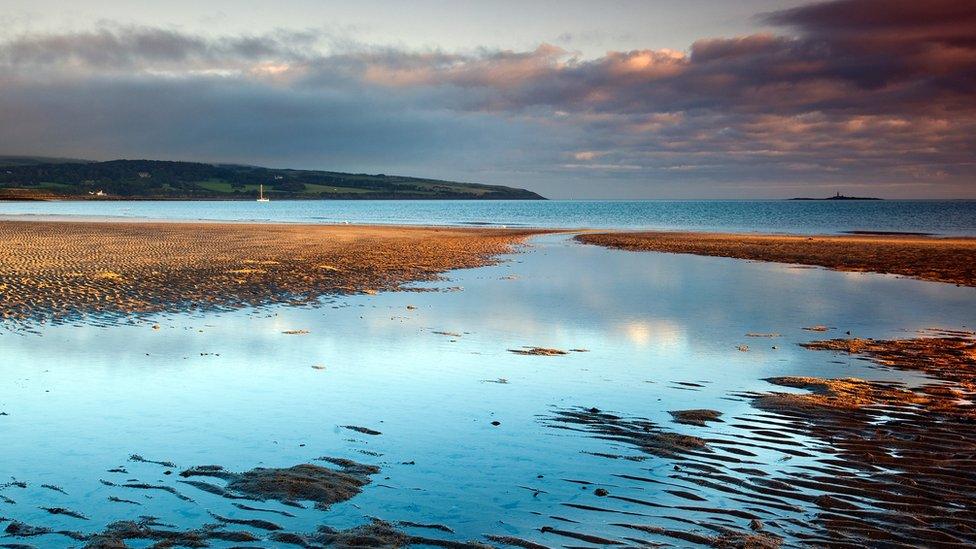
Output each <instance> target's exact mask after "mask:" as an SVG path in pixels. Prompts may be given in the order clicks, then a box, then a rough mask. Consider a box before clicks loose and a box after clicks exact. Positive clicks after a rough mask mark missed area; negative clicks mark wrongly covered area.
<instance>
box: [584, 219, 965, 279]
mask: <svg viewBox="0 0 976 549" xmlns="http://www.w3.org/2000/svg"><path fill="white" fill-rule="evenodd" d="M576 239H577V240H578V241H580V242H584V243H586V244H597V245H601V246H607V247H612V248H620V249H625V250H633V251H656V252H671V253H683V254H696V255H711V256H721V257H734V258H738V259H752V260H759V261H773V262H777V263H793V264H802V265H818V266H821V267H827V268H829V269H836V270H840V271H869V272H876V273H892V274H899V275H904V276H909V277H912V278H919V279H922V280H932V281H938V282H949V283H953V284H959V285H964V286H976V238H935V237H928V236H912V235H888V234H885V235H862V234H858V235H844V236H801V235H759V234H731V233H695V232H662V231H656V232H631V233H624V232H619V233H618V232H614V233H587V234H582V235H579V236H577V237H576Z"/></svg>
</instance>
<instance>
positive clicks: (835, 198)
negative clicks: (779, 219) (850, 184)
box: [790, 192, 883, 200]
mask: <svg viewBox="0 0 976 549" xmlns="http://www.w3.org/2000/svg"><path fill="white" fill-rule="evenodd" d="M790 200H883V199H882V198H873V197H869V196H844V195H842V194H840V193H839V192H838V193H837V194H835V195H834V196H828V197H827V198H791V199H790Z"/></svg>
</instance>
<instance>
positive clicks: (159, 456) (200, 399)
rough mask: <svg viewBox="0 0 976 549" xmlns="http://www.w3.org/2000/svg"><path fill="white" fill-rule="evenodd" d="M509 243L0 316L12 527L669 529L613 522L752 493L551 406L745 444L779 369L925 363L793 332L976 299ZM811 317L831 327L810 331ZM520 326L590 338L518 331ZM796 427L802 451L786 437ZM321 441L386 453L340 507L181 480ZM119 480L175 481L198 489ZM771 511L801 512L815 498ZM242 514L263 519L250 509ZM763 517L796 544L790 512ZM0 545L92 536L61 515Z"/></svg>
mask: <svg viewBox="0 0 976 549" xmlns="http://www.w3.org/2000/svg"><path fill="white" fill-rule="evenodd" d="M504 259H505V261H503V262H502V263H500V264H498V265H494V266H490V267H485V268H479V269H472V270H464V271H456V272H451V273H448V275H447V277H448V280H444V281H442V282H438V283H436V284H423V285H418V286H417V288H424V289H437V290H439V291H423V292H400V293H390V294H380V295H374V296H349V297H341V298H335V299H332V300H329V301H324V302H322V303H321V305H320V306H318V307H290V306H273V307H265V308H261V309H257V310H255V309H249V310H239V311H232V312H219V313H193V314H169V315H163V316H154V317H148V318H140V319H135V320H134V321H133V322H132V323H131V324H124V323H118V324H113V325H109V326H102V325H98V324H97V323H95V322H90V321H80V322H77V323H74V324H61V325H45V326H39V327H37V330H36V332H26V331H0V412H2V413H3V414H6V415H0V445H2V450H0V487H2V489H0V496H3V498H0V520H5V522H0V529H2V528H4V527H6V526H7V525H9V524H11V522H12V521H19V522H22V523H25V524H28V525H32V526H43V527H47V528H51V529H53V530H66V531H73V532H80V533H83V534H87V533H94V532H100V531H102V530H104V529H105V527H106V525H108V524H109V523H111V522H113V521H118V520H138V518H139V517H141V516H153V517H157V518H158V520H159V522H160V523H164V524H168V525H173V526H174V527H176V528H178V529H190V528H198V527H201V526H203V525H205V524H212V523H214V522H215V519H214V517H213V516H212V515H211V514H210V513H214V514H217V515H219V516H221V517H227V518H231V519H256V518H257V519H265V520H269V521H272V522H274V523H276V524H278V525H280V526H281V527H282V528H283V529H284V530H285V531H288V532H311V531H313V530H314V529H315V528H316V527H317V526H319V525H323V524H324V525H328V526H331V527H333V528H337V529H345V528H350V527H353V526H357V525H361V524H364V523H365V522H367V521H368V520H370V518H371V517H378V518H381V519H384V520H387V521H390V522H392V523H394V524H395V523H396V522H397V521H408V522H410V523H418V524H438V525H443V526H446V527H448V528H450V530H451V532H447V531H443V530H432V529H430V528H421V527H417V526H410V525H402V526H400V528H401V529H403V530H405V531H408V532H415V533H418V534H422V535H428V536H430V537H434V538H438V539H445V540H456V541H465V540H472V541H480V542H486V541H488V540H486V538H485V537H484V536H485V535H496V536H513V537H518V538H521V539H522V540H529V541H532V542H535V543H539V544H542V545H547V546H558V545H593V544H604V543H606V542H609V541H615V542H619V543H633V540H634V539H641V540H647V541H655V542H672V543H673V542H674V539H671V538H667V537H664V536H662V535H660V533H655V532H652V531H635V530H633V529H632V528H627V527H624V526H621V524H630V523H641V524H645V525H658V526H663V527H667V528H674V527H676V524H678V523H680V521H681V520H685V521H689V520H693V521H711V523H712V524H714V523H716V521H718V523H721V524H723V525H727V526H728V527H734V528H738V529H745V528H747V525H748V524H749V522H750V520H748V519H747V518H745V517H744V516H736V515H734V514H723V513H721V512H720V511H721V510H733V511H735V510H743V509H745V508H748V507H750V505H749V504H746V503H743V500H742V497H741V494H738V495H737V494H735V493H731V492H728V491H723V490H721V489H719V488H716V487H715V486H709V485H705V484H693V483H683V482H682V481H681V479H675V478H673V476H674V473H675V471H676V470H679V469H680V468H676V462H675V461H674V459H672V457H669V456H659V455H653V454H648V453H646V452H641V451H639V449H637V448H635V447H634V445H633V444H630V443H628V441H627V437H626V436H594V435H599V434H600V433H599V429H593V428H592V427H593V425H582V426H581V425H579V424H572V423H565V422H561V421H559V418H561V417H563V418H564V417H565V416H564V415H561V414H565V413H566V412H567V411H572V410H578V409H580V408H579V407H582V409H586V410H588V409H590V408H596V409H598V410H599V411H600V413H610V414H614V415H615V416H619V417H622V418H640V420H641V421H646V422H649V423H641V424H640V425H642V426H643V427H641V428H647V427H648V426H650V425H652V424H653V426H652V427H649V428H650V429H651V431H650V432H654V429H660V430H661V431H662V432H668V433H671V432H673V433H678V434H688V435H694V436H696V437H702V438H709V439H733V440H734V439H737V438H738V437H740V436H741V435H742V434H743V431H742V428H741V426H739V427H736V421H734V420H732V419H731V418H741V417H753V418H757V421H762V422H768V423H770V424H776V422H777V421H778V420H777V419H776V418H775V417H772V416H769V415H768V414H762V413H760V412H759V411H757V410H756V409H754V408H753V407H752V406H751V404H750V402H749V401H748V399H745V398H742V397H741V394H742V393H743V392H747V391H769V390H774V387H773V386H771V385H770V384H768V383H767V382H765V381H763V378H767V377H771V376H788V375H804V376H818V377H861V378H869V379H886V380H892V381H899V382H904V383H908V384H914V383H918V382H920V381H922V379H923V378H922V377H921V375H916V374H910V373H906V372H904V371H897V370H889V369H884V368H879V367H877V366H874V365H872V364H871V363H868V362H865V361H862V360H854V359H850V358H847V357H838V356H836V355H832V354H829V353H823V352H813V351H808V350H805V349H803V348H801V347H799V346H798V345H797V343H801V342H806V341H810V340H814V339H823V338H828V337H846V333H847V332H850V333H851V334H853V335H855V336H860V337H875V338H899V337H911V336H913V335H914V334H915V333H916V331H917V330H921V329H926V328H932V327H945V328H954V329H964V328H967V327H971V326H972V325H973V323H974V321H976V318H974V315H973V311H976V291H974V289H973V288H959V287H955V286H952V285H948V284H938V283H929V282H921V281H915V280H907V279H900V278H896V277H893V276H883V275H875V274H861V273H839V272H832V271H827V270H822V269H810V268H798V267H796V266H787V265H775V264H765V263H750V262H746V261H739V260H732V259H724V258H711V257H696V256H686V255H670V254H659V253H630V252H624V251H617V250H607V249H602V248H598V247H595V246H585V245H581V244H577V243H575V242H573V241H571V240H570V239H569V237H567V236H565V235H555V236H545V237H540V238H536V239H534V240H532V241H531V243H530V245H529V246H527V247H526V248H524V250H523V251H522V253H518V254H513V255H510V256H506V257H505V258H504ZM814 325H824V326H828V327H830V328H831V329H830V331H828V332H811V331H807V330H804V328H805V327H810V326H814ZM154 326H158V327H154ZM290 331H307V333H291V334H289V333H285V332H290ZM747 333H766V334H779V335H778V336H777V337H748V336H747V335H746V334H747ZM742 345H745V346H748V350H740V349H739V347H740V346H742ZM526 346H528V347H547V348H555V349H561V350H567V351H568V350H570V349H577V350H578V351H575V352H569V353H568V354H566V355H560V356H523V355H519V354H516V353H513V352H511V351H510V350H512V349H516V350H517V349H521V348H523V347H526ZM774 347H775V348H774ZM582 350H585V352H580V351H582ZM775 390H784V389H782V388H775ZM694 408H708V409H714V410H717V411H720V412H722V414H723V418H725V419H726V420H727V421H725V422H723V423H708V424H707V425H706V426H705V427H699V426H691V425H684V424H677V423H674V422H673V421H672V417H671V415H670V414H669V413H668V412H669V411H674V410H685V409H694ZM493 422H497V424H493ZM343 426H356V427H363V428H367V429H368V430H372V431H377V432H379V433H381V434H376V435H374V434H367V433H363V432H360V431H358V430H353V429H348V428H346V427H343ZM567 426H569V427H572V428H571V429H566V428H561V427H567ZM645 430H646V429H645ZM620 433H621V432H620V431H617V434H618V435H620ZM605 434H606V433H604V435H605ZM725 448H729V449H730V450H729V451H728V452H726V450H725ZM789 448H794V449H796V448H802V449H803V452H801V453H802V454H804V455H796V454H795V453H793V454H791V453H788V452H784V451H782V450H783V449H786V450H789ZM817 449H818V445H817V443H816V441H811V440H806V439H804V437H803V436H802V435H795V436H794V437H792V438H790V439H789V440H788V441H784V442H783V444H782V445H777V444H776V443H774V442H769V443H764V444H756V445H755V446H750V447H748V455H745V454H742V453H741V452H737V451H736V449H735V448H732V447H731V446H728V445H727V446H722V444H721V443H720V444H719V445H718V449H717V450H716V452H717V453H716V455H717V456H719V457H721V456H727V457H729V458H733V459H743V460H745V461H748V464H747V465H742V466H741V467H740V468H748V469H750V470H755V471H761V472H765V473H767V474H773V473H778V472H784V471H786V472H788V470H790V469H791V468H796V467H802V466H804V465H807V466H809V465H811V464H815V463H817V462H818V459H820V458H822V457H823V455H822V454H819V453H818V451H817ZM131 455H138V456H142V457H143V458H145V459H146V460H152V461H160V462H171V463H172V465H173V466H165V465H159V464H156V463H149V462H143V461H132V460H130V459H129V458H130V456H131ZM324 456H328V457H334V458H347V459H351V460H354V461H356V462H359V463H364V464H371V465H376V466H378V467H380V473H379V474H377V475H374V476H373V477H372V482H371V483H370V484H368V485H366V486H365V487H364V489H363V491H362V493H360V494H359V495H357V496H355V497H353V498H352V499H350V500H348V501H345V502H342V503H338V504H335V505H333V506H332V507H331V508H330V509H328V510H326V511H323V510H317V509H315V508H313V507H312V506H311V505H306V506H305V508H304V509H301V508H295V507H292V506H288V505H283V504H281V503H280V502H276V501H265V502H253V501H244V502H243V503H246V504H247V505H249V506H253V507H259V508H262V509H266V510H272V511H278V512H285V513H288V514H290V515H293V516H285V515H283V514H280V513H264V512H256V511H248V510H244V509H241V508H239V507H237V506H234V505H233V504H234V503H241V501H238V500H228V499H226V498H223V497H221V496H219V495H216V494H212V493H208V492H205V491H201V490H199V489H197V488H195V487H193V486H191V485H188V484H185V483H181V482H179V481H180V480H185V479H182V478H181V477H180V476H179V475H178V473H179V472H180V471H182V470H185V469H187V468H190V467H194V466H199V465H221V466H223V467H225V468H226V469H228V470H230V471H248V470H251V469H253V468H255V467H291V466H293V465H296V464H301V463H316V464H323V462H321V461H315V460H316V458H319V457H324ZM614 458H616V459H614ZM628 458H629V459H628ZM111 470H116V472H110V471H111ZM122 470H124V472H120V471H122ZM166 472H170V473H172V474H166ZM8 480H9V481H11V482H13V481H16V482H17V483H14V484H6V483H7V482H8ZM102 481H107V482H102ZM20 483H23V484H20ZM126 483H130V484H148V485H153V486H156V485H158V486H165V487H168V488H171V489H173V490H175V491H176V492H178V493H179V494H180V495H182V496H184V497H185V498H189V501H188V500H187V499H180V498H179V497H177V495H175V494H174V493H172V492H168V491H162V490H158V489H152V490H147V489H138V488H126V487H124V486H122V485H124V484H126ZM24 485H26V487H23V486H24ZM45 485H47V486H46V487H45ZM55 488H56V489H55ZM597 489H601V492H600V493H602V490H606V492H607V493H608V494H609V495H610V496H613V497H611V498H608V497H601V496H599V495H597V493H598V490H597ZM110 497H113V498H117V500H116V501H110V500H109V498H110ZM696 498H697V499H696ZM118 500H127V501H118ZM648 503H651V504H653V505H651V506H649V505H648ZM752 507H754V505H753V506H752ZM43 508H61V509H68V510H71V511H74V512H76V513H78V514H81V515H83V516H84V517H85V518H78V517H74V516H69V515H66V514H51V513H50V512H49V511H47V510H45V509H43ZM716 510H719V511H716ZM771 512H773V511H771ZM774 512H775V514H776V516H777V517H779V518H784V517H785V518H790V519H793V520H794V521H802V520H803V518H804V517H805V516H809V513H810V509H809V508H808V506H804V505H802V504H797V505H796V509H780V508H777V509H775V511H774ZM749 513H759V511H757V510H753V511H749ZM763 519H764V520H769V519H770V518H769V517H765V516H763ZM679 525H680V524H679ZM230 526H232V527H233V529H234V530H246V531H250V532H253V533H255V535H257V536H258V537H259V538H261V539H262V540H266V539H267V538H266V537H265V536H266V535H267V534H268V532H266V531H264V530H262V529H260V528H253V527H249V526H242V525H230ZM681 527H682V528H683V529H685V530H689V529H690V530H694V531H699V530H702V528H701V527H700V526H699V525H691V526H689V525H688V524H684V525H683V526H681ZM706 530H707V529H706ZM771 531H773V532H774V533H775V534H776V535H779V536H782V537H784V538H785V539H786V541H787V542H790V541H791V540H795V538H793V537H792V536H793V534H794V533H795V532H794V528H793V527H786V526H784V527H782V528H780V529H778V530H772V529H771ZM567 532H569V533H579V534H584V535H585V536H592V538H590V539H586V538H575V539H574V538H572V537H567V535H566V533H567ZM705 533H709V534H714V533H715V532H714V531H712V532H705ZM628 540H629V541H628ZM6 542H11V543H13V542H17V543H29V544H32V545H35V546H37V547H79V546H83V545H84V543H85V542H84V541H79V540H75V539H71V538H69V537H66V536H64V535H61V534H57V533H52V534H46V535H39V536H34V537H30V538H23V539H14V538H6V539H3V538H0V544H2V543H6ZM152 543H153V542H151V541H148V540H143V541H129V542H128V546H130V547H145V546H149V545H151V544H152ZM689 543H690V542H689ZM210 545H211V546H213V547H232V546H242V544H241V543H236V542H231V541H220V540H212V541H210ZM244 545H247V546H254V547H267V546H278V545H279V544H278V543H277V542H268V541H260V542H255V543H252V544H244Z"/></svg>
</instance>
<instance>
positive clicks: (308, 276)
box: [0, 221, 540, 321]
mask: <svg viewBox="0 0 976 549" xmlns="http://www.w3.org/2000/svg"><path fill="white" fill-rule="evenodd" d="M539 232H540V231H530V230H509V229H480V228H479V229H455V228H417V227H386V226H384V227H379V226H326V225H282V224H230V223H148V222H146V223H142V222H67V221H59V222H48V221H0V315H2V317H3V318H4V319H8V320H15V321H16V320H57V319H65V318H74V317H79V316H84V315H87V314H91V313H100V314H113V313H114V314H131V313H143V312H156V311H178V310H187V309H195V308H209V309H219V308H233V307H241V306H257V305H264V304H269V303H281V302H295V303H313V302H315V301H316V300H317V299H318V298H320V297H322V296H325V295H330V294H359V293H375V292H379V291H387V290H395V289H400V288H401V287H402V286H403V285H404V284H406V283H409V282H416V281H425V280H434V279H436V278H437V277H438V275H439V274H440V273H443V272H444V271H447V270H451V269H459V268H470V267H477V266H481V265H486V264H489V263H491V262H493V261H494V258H495V256H497V255H498V254H501V253H505V252H509V251H512V249H513V246H514V245H517V244H518V243H520V242H522V240H523V239H524V238H526V237H527V236H530V235H532V234H537V233H539Z"/></svg>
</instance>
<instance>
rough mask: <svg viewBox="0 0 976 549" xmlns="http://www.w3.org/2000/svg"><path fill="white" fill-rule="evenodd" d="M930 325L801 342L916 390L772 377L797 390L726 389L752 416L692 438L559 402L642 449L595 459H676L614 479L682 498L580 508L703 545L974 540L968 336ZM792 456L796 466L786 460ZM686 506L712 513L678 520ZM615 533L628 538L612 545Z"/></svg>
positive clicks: (602, 434)
mask: <svg viewBox="0 0 976 549" xmlns="http://www.w3.org/2000/svg"><path fill="white" fill-rule="evenodd" d="M933 333H936V334H937V336H936V337H931V334H928V333H927V334H922V335H923V336H924V337H917V338H912V339H902V340H861V339H833V340H824V341H813V342H809V343H805V344H803V345H802V346H803V347H805V348H807V349H810V350H813V351H832V352H835V353H842V354H844V355H850V356H852V357H854V358H857V359H863V360H866V361H870V362H871V363H873V364H875V365H876V366H877V367H879V368H896V369H903V370H916V371H919V370H920V371H923V372H925V373H927V374H928V375H930V376H931V378H932V379H931V380H930V381H928V382H926V383H924V384H922V385H921V386H918V387H910V386H906V385H903V384H900V383H897V382H879V381H870V380H861V379H855V378H846V379H820V378H812V377H776V378H769V379H767V380H766V381H767V382H769V383H770V384H772V385H773V386H776V387H789V388H792V389H801V390H804V391H805V392H800V393H797V392H789V393H787V392H781V391H778V390H774V391H770V392H747V393H738V394H733V395H732V396H735V397H739V398H743V399H746V400H748V401H750V402H751V403H752V406H753V407H754V408H755V409H756V411H755V412H753V413H746V414H741V415H738V416H736V417H733V418H730V419H728V420H727V423H724V424H722V426H721V427H720V428H716V427H712V426H709V425H706V424H705V422H700V423H697V425H698V427H699V429H698V433H699V434H698V436H689V435H683V434H679V433H676V432H674V431H671V430H669V429H668V428H666V427H665V426H661V425H657V424H655V423H654V422H652V421H650V420H648V419H644V418H631V417H621V416H617V415H615V414H613V413H610V412H606V411H602V410H599V409H596V408H571V409H563V410H558V411H556V412H555V414H553V415H552V416H550V417H548V418H546V419H545V421H548V422H549V423H550V425H551V426H553V427H555V428H560V429H567V430H571V431H576V432H580V433H585V434H587V435H589V436H592V437H594V438H598V439H604V440H607V441H611V442H613V443H618V444H623V445H625V446H626V447H630V448H632V449H634V450H637V451H638V452H639V454H638V455H613V454H606V455H605V456H604V457H607V458H610V459H612V460H619V459H627V460H637V459H642V458H641V456H640V454H647V455H649V456H658V457H665V458H669V459H671V460H672V461H673V462H674V466H673V472H672V473H671V474H669V475H667V478H666V479H661V478H660V477H656V476H655V475H648V476H633V475H622V474H618V475H615V476H617V477H618V478H621V479H625V480H629V481H633V483H634V484H636V485H641V484H643V485H645V486H648V487H654V486H657V487H662V488H661V489H662V490H663V491H664V492H667V493H670V494H672V495H675V496H678V497H679V498H681V499H684V500H685V501H686V503H685V504H679V505H674V504H665V503H662V502H660V501H655V500H653V499H642V498H631V497H624V496H617V495H615V494H614V493H613V491H612V490H611V491H610V492H609V493H608V494H606V496H605V499H606V502H605V503H603V504H600V505H594V506H591V507H589V509H590V510H593V511H596V512H599V513H603V514H607V515H609V516H613V515H618V516H619V517H620V518H621V520H624V519H626V520H627V521H628V522H626V523H614V524H615V525H616V526H622V527H626V528H631V529H633V530H636V531H640V532H644V533H650V534H655V535H658V536H663V537H668V538H672V539H676V540H680V541H685V542H692V543H694V544H700V545H707V546H713V547H777V546H779V545H780V544H781V543H783V541H784V540H786V539H791V540H795V541H798V542H800V544H802V545H811V546H816V547H822V546H829V547H864V546H885V547H916V546H918V545H917V544H918V543H919V542H920V541H922V540H924V541H925V544H926V545H927V546H945V547H963V546H971V544H972V543H973V542H974V540H976V520H974V519H973V516H972V512H971V509H972V502H973V501H974V498H976V475H974V474H973V472H972V467H973V463H974V459H976V434H974V432H973V429H972V425H973V421H974V419H976V412H974V404H973V400H972V398H973V387H974V385H973V380H974V379H976V340H973V339H972V338H971V335H967V334H961V333H952V332H949V333H938V331H933ZM702 412H705V413H706V415H709V416H710V417H714V413H712V414H707V412H708V411H707V410H686V411H679V412H672V415H673V416H674V417H675V418H676V420H675V421H676V422H677V423H682V421H681V419H682V417H684V416H687V415H688V414H691V415H695V416H697V415H699V414H701V413H702ZM769 452H773V453H778V454H780V455H781V456H782V457H781V458H780V459H779V462H781V463H782V465H781V466H779V467H776V468H775V470H773V471H770V470H769V469H768V468H766V467H764V466H763V463H762V460H761V458H760V455H761V453H769ZM793 459H798V460H806V462H805V463H803V464H797V465H790V463H791V462H790V460H793ZM610 466H612V465H610ZM716 494H729V495H731V497H732V499H734V500H735V501H737V502H739V503H740V504H741V505H740V506H738V507H736V508H725V507H723V506H722V505H721V504H720V503H719V502H717V501H715V500H714V498H715V496H716ZM620 503H636V504H639V505H642V506H646V507H647V508H648V509H649V513H652V515H651V516H654V517H655V518H657V517H663V518H666V519H670V520H673V521H675V522H676V523H677V524H676V525H675V526H673V527H665V526H662V524H661V522H658V521H654V522H651V521H649V520H648V519H643V520H645V521H648V522H651V523H646V522H645V523H640V522H637V521H638V520H642V519H634V517H633V515H634V513H632V512H624V511H621V510H619V509H618V505H619V504H620ZM691 511H694V512H705V513H708V514H711V517H709V519H707V520H690V519H686V518H679V515H681V514H683V513H686V512H691ZM668 513H672V514H670V515H669V514H668ZM665 524H666V521H665ZM703 531H704V532H711V534H710V535H703V534H702V532H703ZM626 541H635V540H633V539H629V538H628V539H613V540H609V542H610V543H614V544H623V543H626ZM642 541H644V540H642Z"/></svg>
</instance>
